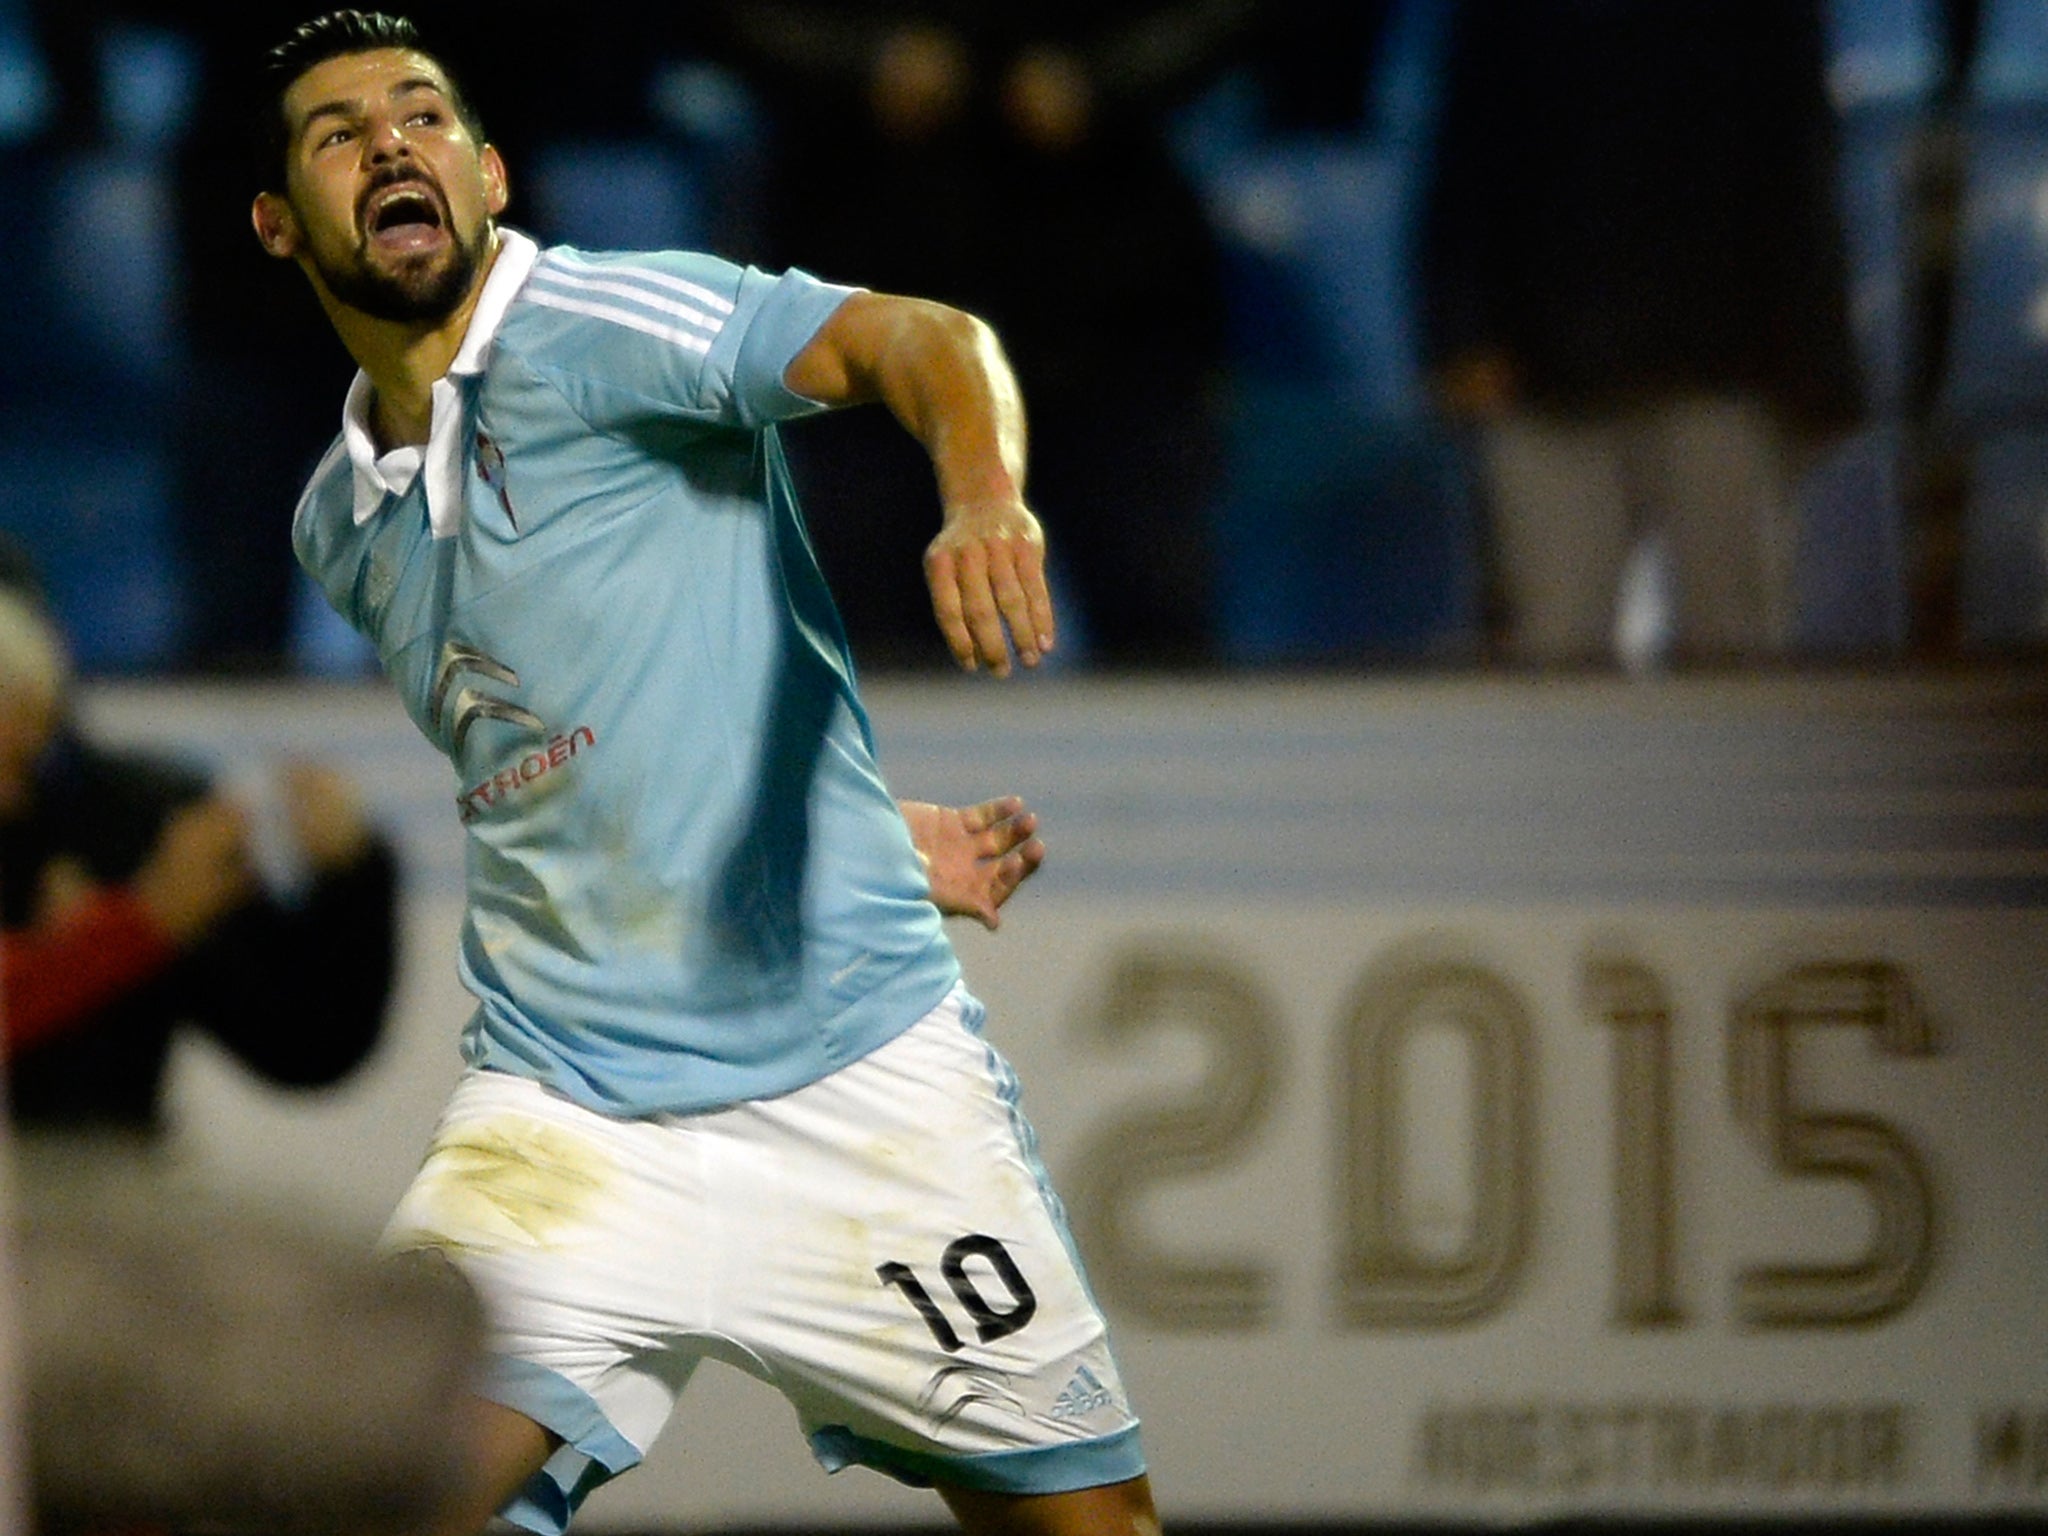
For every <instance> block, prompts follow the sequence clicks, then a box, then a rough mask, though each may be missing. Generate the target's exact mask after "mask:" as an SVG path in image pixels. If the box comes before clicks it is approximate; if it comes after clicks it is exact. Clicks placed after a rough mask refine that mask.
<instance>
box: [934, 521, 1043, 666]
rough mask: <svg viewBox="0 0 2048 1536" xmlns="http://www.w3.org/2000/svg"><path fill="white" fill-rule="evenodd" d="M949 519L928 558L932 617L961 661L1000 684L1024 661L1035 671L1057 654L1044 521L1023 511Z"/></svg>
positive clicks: (956, 659)
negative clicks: (983, 523)
mask: <svg viewBox="0 0 2048 1536" xmlns="http://www.w3.org/2000/svg"><path fill="white" fill-rule="evenodd" d="M976 521H977V519H975V518H974V517H972V516H963V517H962V518H960V519H959V520H957V522H956V521H954V520H949V522H948V524H947V526H946V528H945V529H943V530H942V531H941V532H940V534H939V536H938V538H936V539H934V540H933V541H932V544H931V547H930V548H929V549H928V550H927V551H926V553H925V578H926V581H927V583H928V584H929V586H930V588H931V595H932V612H933V615H934V616H935V617H936V618H937V619H938V622H939V632H940V634H942V635H943V636H944V637H945V640H946V645H947V648H948V649H949V650H951V651H952V653H953V659H954V660H955V661H957V662H959V663H960V665H961V666H962V667H964V668H965V669H966V670H967V671H970V672H972V671H976V670H978V669H979V668H981V667H986V668H987V669H988V670H989V671H990V672H992V673H993V674H994V675H995V676H997V677H1007V676H1009V673H1010V659H1011V649H1012V647H1013V646H1014V647H1015V653H1016V659H1017V660H1019V661H1021V662H1022V663H1023V664H1024V665H1025V666H1027V667H1035V666H1037V665H1038V663H1039V661H1040V659H1041V658H1042V657H1043V656H1044V655H1045V654H1046V653H1047V652H1048V651H1050V650H1051V649H1052V647H1053V640H1054V634H1053V613H1052V593H1051V589H1050V588H1049V587H1048V586H1047V584H1046V579H1045V544H1044V539H1043V537H1042V535H1041V534H1040V533H1039V530H1038V520H1037V519H1036V518H1034V517H1032V516H1031V514H1030V513H1029V512H1026V511H1024V510H1023V509H1022V508H1015V509H1011V510H1010V511H1008V512H1007V513H1006V514H1004V515H1002V516H999V517H994V518H992V519H989V520H988V521H990V522H991V523H992V524H993V526H991V527H988V528H986V529H978V528H976V527H974V526H973V524H975V523H976Z"/></svg>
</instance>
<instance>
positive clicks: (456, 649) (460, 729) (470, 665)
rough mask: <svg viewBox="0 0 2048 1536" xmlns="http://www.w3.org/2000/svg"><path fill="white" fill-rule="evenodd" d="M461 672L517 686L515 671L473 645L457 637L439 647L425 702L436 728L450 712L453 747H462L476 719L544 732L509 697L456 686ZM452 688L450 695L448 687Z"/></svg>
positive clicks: (529, 713)
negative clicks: (431, 688) (431, 692)
mask: <svg viewBox="0 0 2048 1536" xmlns="http://www.w3.org/2000/svg"><path fill="white" fill-rule="evenodd" d="M465 672H472V673H475V674H477V675H478V676H480V677H484V678H487V679H489V680H490V681H491V682H494V683H503V684H505V685H506V686H507V687H511V688H517V687H518V686H519V674H518V673H517V672H514V671H513V670H512V669H511V668H510V667H508V666H506V665H505V663H503V662H502V661H499V660H497V659H496V658H495V657H491V656H486V655H485V654H484V653H483V652H482V651H479V650H477V649H476V648H475V647H473V646H468V645H464V644H463V643H462V642H461V641H459V640H450V641H448V642H446V643H445V644H444V645H442V647H441V661H440V665H439V666H438V667H437V668H436V669H435V671H434V696H433V699H432V700H431V702H430V705H429V711H430V713H431V714H432V716H433V720H434V728H435V729H436V730H440V729H442V728H443V726H444V725H446V724H447V723H448V718H449V715H450V713H451V710H452V713H453V718H454V724H453V733H454V742H455V750H456V751H458V752H460V751H461V750H462V743H463V741H464V740H465V739H466V738H467V737H468V735H469V728H470V727H471V726H472V725H474V724H476V722H477V721H478V720H503V721H506V722H508V723H510V724H512V725H516V726H518V727H520V728H521V729H522V730H529V731H535V732H538V733H540V734H541V735H546V734H547V725H546V724H545V723H544V722H543V721H542V720H541V718H540V716H539V715H536V714H535V713H534V712H533V711H532V710H530V709H522V708H520V707H519V706H518V705H517V704H514V703H513V702H512V701H511V700H509V699H501V698H499V697H498V696H497V695H496V694H491V693H485V692H484V691H483V690H482V689H480V688H476V687H473V686H471V685H469V684H467V683H465V684H463V685H462V686H461V687H460V688H457V687H456V686H455V680H456V678H457V677H459V676H461V675H462V674H463V673H465ZM451 689H452V690H453V692H452V694H451V692H450V690H451Z"/></svg>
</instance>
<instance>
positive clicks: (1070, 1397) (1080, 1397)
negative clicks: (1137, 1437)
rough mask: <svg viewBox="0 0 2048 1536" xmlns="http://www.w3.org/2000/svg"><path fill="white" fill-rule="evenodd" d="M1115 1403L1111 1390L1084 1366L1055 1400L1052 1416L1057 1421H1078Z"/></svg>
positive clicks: (1075, 1373) (1076, 1372)
mask: <svg viewBox="0 0 2048 1536" xmlns="http://www.w3.org/2000/svg"><path fill="white" fill-rule="evenodd" d="M1114 1401H1115V1399H1114V1398H1112V1397H1111V1396H1110V1395H1109V1388H1107V1387H1105V1386H1104V1385H1103V1384H1102V1382H1101V1381H1100V1380H1099V1379H1098V1378H1097V1376H1096V1374H1095V1373H1094V1372H1093V1371H1091V1370H1089V1369H1088V1367H1087V1366H1085V1365H1084V1366H1082V1367H1081V1368H1080V1369H1079V1370H1077V1371H1075V1372H1074V1379H1073V1380H1072V1381H1070V1382H1068V1383H1067V1385H1066V1387H1065V1388H1064V1389H1063V1390H1062V1391H1061V1393H1060V1395H1059V1396H1058V1397H1057V1398H1055V1399H1053V1405H1052V1416H1053V1417H1054V1418H1056V1419H1078V1418H1082V1417H1084V1416H1085V1415H1087V1414H1091V1413H1093V1412H1094V1411H1095V1410H1096V1409H1098V1408H1107V1407H1109V1405H1110V1404H1111V1403H1112V1402H1114Z"/></svg>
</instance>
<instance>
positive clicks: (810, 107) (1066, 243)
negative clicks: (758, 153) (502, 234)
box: [707, 0, 1258, 667]
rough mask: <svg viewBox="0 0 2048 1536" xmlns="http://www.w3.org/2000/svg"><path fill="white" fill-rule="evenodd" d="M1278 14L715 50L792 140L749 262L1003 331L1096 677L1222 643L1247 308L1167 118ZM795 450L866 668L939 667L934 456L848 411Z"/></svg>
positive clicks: (782, 31)
mask: <svg viewBox="0 0 2048 1536" xmlns="http://www.w3.org/2000/svg"><path fill="white" fill-rule="evenodd" d="M1257 10H1258V7H1256V6H1255V5H1253V4H1252V3H1250V0H1126V3H1114V0H1111V3H1104V0H1088V3H1074V0H1061V3H1054V4H1039V5H1029V6H1019V5H1014V4H997V3H989V0H855V3H839V0H834V3H831V4H824V3H804V0H727V3H726V4H725V5H724V6H723V7H721V8H720V10H719V12H718V14H719V16H720V17H721V18H722V22H723V25H722V27H721V29H720V32H719V39H718V41H717V42H715V43H712V42H709V41H708V39H707V47H708V49H709V51H711V52H712V53H713V54H714V55H715V56H719V57H722V59H723V60H724V61H725V62H727V63H729V64H731V65H732V66H733V67H734V68H735V69H736V70H737V71H738V72H739V73H740V74H741V75H742V77H743V78H744V80H745V81H746V82H747V84H748V85H749V86H750V87H751V88H752V89H753V90H754V92H755V94H756V95H757V97H758V98H759V99H760V101H761V103H762V105H763V107H764V115H765V117H766V120H767V124H768V132H769V135H770V139H769V148H768V161H769V165H768V171H767V175H766V186H765V188H764V194H763V195H764V198H765V204H764V207H763V211H762V215H761V218H762V224H763V229H764V235H763V239H764V243H765V249H764V250H762V251H759V252H741V253H736V254H740V255H743V256H747V257H751V258H753V259H757V260H760V261H762V262H763V263H764V264H766V265H770V266H786V265H795V266H801V267H804V268H806V269H808V270H811V271H814V272H816V273H818V274H819V275H821V276H823V277H826V278H829V279H832V280H836V281H842V282H856V283H862V284H865V285H868V286H870V287H874V288H878V289H887V290H894V291H899V292H908V293H917V294H924V295H929V296H930V297H933V298H936V299H941V300H945V301H948V302H951V303H954V304H958V305H961V306H963V307H965V308H968V309H971V310H974V311H976V312H978V313H980V314H982V315H984V316H986V317H987V318H988V319H989V320H990V322H991V323H993V324H994V325H995V326H996V328H997V330H998V331H999V332H1000V333H1001V335H1002V337H1003V341H1004V344H1005V346H1006V347H1007V349H1008V350H1009V353H1010V356H1011V358H1012V360H1013V362H1014V363H1015V366H1016V369H1017V373H1018V376H1019V379H1020V381H1021V383H1022V385H1023V387H1024V392H1025V396H1026V398H1027V399H1028V400H1029V401H1030V402H1031V409H1032V423H1031V429H1032V442H1031V450H1032V474H1031V485H1030V488H1029V490H1030V497H1031V501H1032V505H1033V507H1034V508H1035V509H1036V510H1037V511H1038V513H1039V514H1040V516H1041V517H1042V518H1043V520H1044V522H1045V526H1046V530H1047V538H1048V544H1049V547H1050V549H1051V551H1052V555H1053V558H1054V561H1055V566H1056V570H1057V572H1058V574H1059V576H1060V578H1061V579H1062V581H1063V582H1064V584H1065V586H1066V589H1067V591H1068V593H1069V595H1070V596H1071V598H1072V599H1073V602H1072V604H1071V605H1070V606H1069V608H1068V610H1067V614H1066V616H1065V617H1066V618H1070V619H1072V620H1074V621H1076V622H1074V623H1073V624H1072V625H1071V626H1069V627H1067V628H1066V629H1065V630H1064V631H1063V632H1064V633H1067V634H1068V635H1069V636H1070V637H1071V638H1077V639H1080V640H1081V641H1082V642H1083V643H1084V645H1085V650H1086V654H1087V657H1088V659H1089V660H1090V661H1091V662H1092V663H1094V664H1097V665H1103V666H1109V667H1125V666H1144V665H1176V664H1186V663H1194V662H1199V661H1202V660H1204V659H1207V658H1208V657H1209V656H1210V654H1211V650H1212V645H1213V641H1214V633H1213V628H1214V626H1213V612H1212V589H1211V580H1212V577H1211V570H1210V561H1211V551H1210V538H1209V527H1208V517H1209V512H1210V505H1211V501H1212V498H1213V497H1214V496H1215V494H1216V492H1217V488H1218V474H1219V466H1220V457H1221V448H1220V442H1219V423H1218V419H1217V401H1216V398H1215V396H1216V391H1217V388H1218V384H1219V373H1220V370H1221V368H1222V367H1223V364H1224V323H1223V308H1222V303H1223V294H1222V289H1221V280H1220V277H1219V270H1218V262H1217V256H1216V249H1215V243H1214V239H1213V234H1212V231H1211V229H1210V226H1209V224H1208V222H1207V219H1206V217H1205V214H1204V211H1203V209H1202V207H1201V204H1200V202H1199V200H1198V198H1197V196H1196V193H1195V191H1194V189H1193V188H1192V187H1191V186H1190V184H1189V183H1188V181H1187V180H1186V178H1185V177H1184V175H1183V174H1182V172H1181V169H1180V167H1179V165H1178V163H1177V162H1176V160H1175V158H1174V156H1173V153H1172V150H1171V145H1170V140H1169V128H1170V123H1171V117H1172V113H1173V111H1174V109H1176V108H1177V107H1178V106H1180V105H1181V104H1182V103H1183V102H1185V101H1186V100H1188V99H1189V98H1190V96H1191V95H1192V94H1193V93H1194V92H1195V91H1197V90H1198V89H1199V88H1200V87H1201V86H1203V85H1204V84H1206V83H1207V82H1209V81H1211V80H1213V79H1214V78H1216V76H1217V75H1218V73H1219V72H1220V71H1221V70H1222V69H1223V68H1224V67H1225V66H1226V65H1227V64H1228V63H1229V62H1231V61H1232V60H1233V59H1234V58H1235V57H1236V56H1237V55H1238V54H1239V53H1241V51H1242V50H1243V49H1244V48H1245V47H1246V46H1247V44H1248V42H1249V40H1250V39H1251V38H1253V37H1254V35H1255V33H1256V28H1257V25H1258V22H1257V17H1256V12H1257ZM789 447H790V452H791V455H792V458H793V460H794V461H795V462H796V466H797V471H798V473H799V475H800V476H802V477H803V478H804V494H805V500H806V505H807V508H808V509H809V523H810V528H811V533H812V537H813V539H814V540H815V541H816V543H817V545H818V548H819V553H820V557H821V559H822V560H823V561H824V563H825V565H826V566H827V568H828V571H829V572H836V573H837V574H836V579H835V580H834V589H835V591H836V592H837V593H838V594H839V597H840V601H841V606H842V609H843V612H844V616H845V619H846V622H847V628H848V631H849V634H850V635H851V637H852V639H853V642H854V645H855V648H856V651H857V653H858V654H860V656H861V657H862V658H863V660H864V661H869V662H880V663H883V664H895V663H905V662H911V661H916V660H921V659H924V658H925V657H927V656H929V657H932V658H937V657H938V656H939V655H940V653H939V652H937V651H936V650H935V649H934V648H933V642H932V639H931V635H932V629H931V624H930V622H929V618H928V616H927V614H926V611H925V610H926V608H927V600H926V597H925V594H924V591H923V586H922V582H921V578H920V562H919V560H918V558H917V555H918V553H919V552H920V551H921V550H922V549H923V547H924V545H925V543H926V542H927V541H928V540H929V539H930V537H931V536H932V534H933V533H934V532H935V531H936V525H935V523H934V521H933V519H932V517H931V514H930V510H929V506H930V472H929V470H928V469H927V468H926V466H925V465H924V463H923V459H922V455H920V454H919V453H917V452H916V451H915V445H914V444H909V443H908V442H907V440H901V434H900V433H897V432H894V430H893V426H892V425H890V424H884V423H882V422H880V421H879V420H878V419H876V418H873V417H870V416H868V415H867V414H866V413H863V412H846V413H843V414H842V415H840V416H838V417H827V418H824V419H821V420H819V421H816V422H810V423H806V424H805V425H804V427H803V428H802V430H801V431H797V432H792V433H791V434H790V435H789ZM906 450H907V451H906ZM828 466H829V471H828ZM1075 630H1078V631H1079V634H1078V635H1074V633H1073V632H1074V631H1075Z"/></svg>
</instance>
